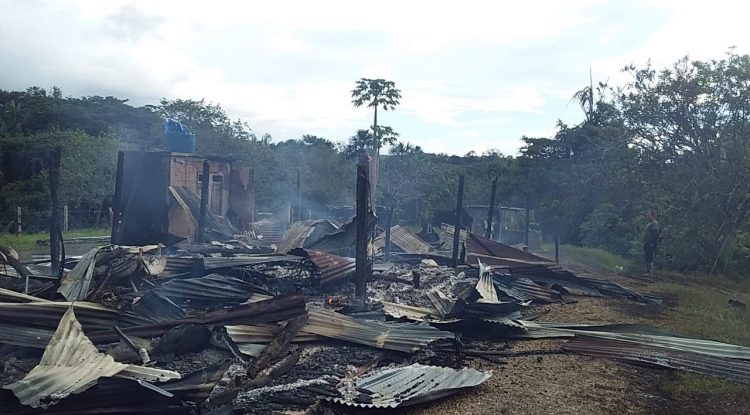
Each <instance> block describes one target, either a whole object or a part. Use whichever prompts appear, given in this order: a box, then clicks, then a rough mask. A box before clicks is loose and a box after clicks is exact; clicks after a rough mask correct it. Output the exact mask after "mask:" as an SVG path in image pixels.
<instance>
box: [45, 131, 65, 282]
mask: <svg viewBox="0 0 750 415" xmlns="http://www.w3.org/2000/svg"><path fill="white" fill-rule="evenodd" d="M61 159H62V147H60V146H57V147H55V149H54V150H53V151H52V153H51V154H50V157H49V159H47V162H48V164H47V171H48V174H49V196H50V201H51V202H52V212H51V214H50V223H49V241H50V244H49V254H50V258H51V259H52V274H51V275H56V274H57V273H58V272H59V268H60V267H61V266H62V264H61V262H60V251H61V248H60V244H61V239H60V231H59V230H60V229H61V226H60V218H61V213H62V211H61V210H60V162H61V161H60V160H61Z"/></svg>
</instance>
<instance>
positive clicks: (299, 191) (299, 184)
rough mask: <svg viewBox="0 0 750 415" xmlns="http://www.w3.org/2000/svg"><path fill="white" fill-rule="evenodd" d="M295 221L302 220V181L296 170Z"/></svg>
mask: <svg viewBox="0 0 750 415" xmlns="http://www.w3.org/2000/svg"><path fill="white" fill-rule="evenodd" d="M297 220H298V221H300V220H302V181H301V179H300V174H299V170H297Z"/></svg>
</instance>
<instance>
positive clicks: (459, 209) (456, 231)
mask: <svg viewBox="0 0 750 415" xmlns="http://www.w3.org/2000/svg"><path fill="white" fill-rule="evenodd" d="M463 205H464V176H459V177H458V195H457V197H456V220H455V222H454V224H453V226H454V228H453V267H454V268H455V267H457V266H458V259H459V258H458V254H459V241H460V239H461V216H463V215H462V214H463V210H464V206H463Z"/></svg>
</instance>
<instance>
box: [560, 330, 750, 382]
mask: <svg viewBox="0 0 750 415" xmlns="http://www.w3.org/2000/svg"><path fill="white" fill-rule="evenodd" d="M563 349H565V350H568V351H571V352H574V353H580V354H585V355H589V356H595V357H604V358H610V359H618V360H623V361H625V362H630V363H636V364H651V365H656V366H661V367H666V368H671V369H679V370H685V371H688V372H694V373H698V374H701V375H708V376H715V377H719V378H722V379H727V380H731V381H734V382H740V383H749V384H750V362H748V361H746V360H739V359H728V358H722V357H713V356H706V355H702V354H698V353H691V352H686V351H680V350H673V349H667V348H663V347H654V346H648V345H645V344H638V343H634V342H630V341H621V340H611V339H603V338H594V337H586V336H583V337H576V338H574V339H572V340H570V341H569V342H568V343H566V344H565V345H563Z"/></svg>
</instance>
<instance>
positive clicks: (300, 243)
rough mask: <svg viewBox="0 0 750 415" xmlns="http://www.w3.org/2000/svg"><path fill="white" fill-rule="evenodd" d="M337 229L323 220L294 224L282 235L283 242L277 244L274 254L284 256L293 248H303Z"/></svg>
mask: <svg viewBox="0 0 750 415" xmlns="http://www.w3.org/2000/svg"><path fill="white" fill-rule="evenodd" d="M337 229H338V227H337V226H336V225H334V224H333V223H331V222H330V221H328V220H325V219H319V220H306V221H301V222H294V223H293V224H292V227H291V228H289V230H288V231H286V233H285V234H284V240H282V241H281V242H279V244H278V246H277V247H276V252H278V253H281V254H284V253H287V252H289V251H291V250H292V249H294V248H304V247H306V246H309V245H310V244H314V243H315V242H317V241H319V240H320V239H321V238H323V237H324V236H326V235H328V234H330V233H333V232H335V231H336V230H337Z"/></svg>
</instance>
